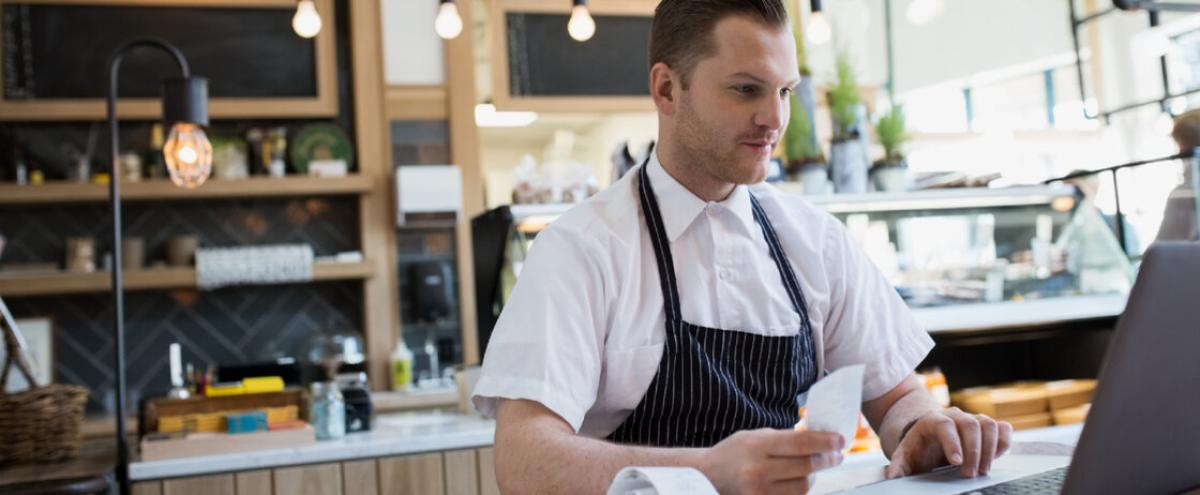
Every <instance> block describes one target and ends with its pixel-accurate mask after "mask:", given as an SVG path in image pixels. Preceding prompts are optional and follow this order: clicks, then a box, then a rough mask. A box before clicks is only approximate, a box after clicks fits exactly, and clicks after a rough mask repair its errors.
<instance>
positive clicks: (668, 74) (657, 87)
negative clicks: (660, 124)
mask: <svg viewBox="0 0 1200 495" xmlns="http://www.w3.org/2000/svg"><path fill="white" fill-rule="evenodd" d="M682 89H683V87H682V81H680V79H679V76H678V75H677V74H676V73H675V71H673V70H671V68H670V67H667V64H664V63H662V62H659V63H656V64H654V66H653V67H651V68H650V97H651V98H653V99H654V106H655V107H657V108H658V112H659V113H661V114H663V115H668V116H670V115H674V114H675V102H676V99H677V98H678V96H679V95H678V93H677V91H678V90H682Z"/></svg>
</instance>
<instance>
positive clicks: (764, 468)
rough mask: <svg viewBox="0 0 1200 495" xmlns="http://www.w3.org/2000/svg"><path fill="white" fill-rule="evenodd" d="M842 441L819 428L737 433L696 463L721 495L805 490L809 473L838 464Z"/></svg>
mask: <svg viewBox="0 0 1200 495" xmlns="http://www.w3.org/2000/svg"><path fill="white" fill-rule="evenodd" d="M844 444H845V441H844V440H843V439H842V437H841V436H840V435H837V434H835V433H826V432H819V431H791V430H772V429H760V430H748V431H739V432H737V433H734V434H733V435H730V436H729V437H728V438H726V439H725V440H722V441H721V443H718V444H716V445H714V446H713V447H712V448H710V449H708V450H707V451H706V452H705V453H704V454H703V455H702V458H701V465H700V466H699V467H700V471H701V472H702V473H704V475H705V476H707V477H708V479H709V481H711V482H712V484H713V486H714V487H716V489H717V491H718V492H720V493H722V494H731V493H732V494H775V493H779V494H784V493H786V494H796V493H807V492H808V490H809V489H810V488H811V487H812V485H813V474H815V473H816V472H817V471H820V470H822V469H826V468H830V467H833V466H837V465H839V464H841V463H842V448H843V447H844V446H845V445H844Z"/></svg>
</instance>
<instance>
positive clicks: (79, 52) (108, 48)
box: [0, 3, 318, 100]
mask: <svg viewBox="0 0 1200 495" xmlns="http://www.w3.org/2000/svg"><path fill="white" fill-rule="evenodd" d="M0 9H2V10H3V26H2V27H3V33H4V36H3V39H2V40H0V43H3V47H2V52H0V53H2V55H3V57H4V60H3V61H4V81H3V84H4V98H5V99H8V100H36V99H67V98H102V97H103V96H104V94H105V92H106V90H107V86H108V77H109V76H108V73H107V65H108V57H109V54H111V53H112V51H113V50H115V49H116V48H117V47H118V46H120V45H121V44H123V43H125V42H127V41H130V40H134V39H140V38H147V37H156V38H162V39H164V40H167V41H168V42H170V43H171V44H174V45H175V46H177V47H178V48H179V49H180V51H182V52H183V54H184V56H185V57H187V59H188V62H189V65H190V66H191V69H192V74H193V75H197V76H204V77H207V78H208V79H209V95H210V96H212V97H217V98H220V97H260V98H261V97H275V98H278V97H312V96H316V95H317V93H318V91H317V89H318V88H317V86H318V85H317V66H316V58H315V51H316V46H315V42H314V40H313V39H305V38H301V37H299V36H297V35H296V34H295V33H294V32H293V31H292V24H291V18H292V14H293V13H294V11H292V10H291V9H269V8H215V7H130V6H91V5H43V4H35V5H27V4H13V3H5V4H3V5H2V6H0ZM120 72H121V74H120V77H121V79H120V82H119V84H120V86H119V87H120V91H121V96H123V97H156V96H158V94H159V91H160V87H161V80H162V79H161V78H162V77H171V76H174V75H176V74H178V69H177V68H176V65H175V61H174V60H173V59H171V58H170V57H169V56H168V55H166V54H165V53H162V52H161V51H159V50H154V49H140V50H136V51H133V52H130V53H129V54H128V55H127V56H126V57H125V59H124V61H123V62H122V65H121V71H120ZM151 75H157V76H160V77H153V76H151Z"/></svg>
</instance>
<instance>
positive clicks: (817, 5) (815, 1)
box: [808, 0, 821, 13]
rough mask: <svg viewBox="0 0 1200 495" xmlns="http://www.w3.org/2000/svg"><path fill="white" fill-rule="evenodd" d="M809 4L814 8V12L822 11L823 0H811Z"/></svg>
mask: <svg viewBox="0 0 1200 495" xmlns="http://www.w3.org/2000/svg"><path fill="white" fill-rule="evenodd" d="M808 6H809V7H810V8H811V9H812V11H813V13H817V12H820V11H821V0H810V2H809V4H808Z"/></svg>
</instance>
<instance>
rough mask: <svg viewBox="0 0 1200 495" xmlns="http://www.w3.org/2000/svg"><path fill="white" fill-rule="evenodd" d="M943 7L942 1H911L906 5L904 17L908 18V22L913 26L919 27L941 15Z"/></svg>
mask: <svg viewBox="0 0 1200 495" xmlns="http://www.w3.org/2000/svg"><path fill="white" fill-rule="evenodd" d="M945 6H946V4H945V3H944V2H943V0H913V1H912V3H910V4H908V10H907V11H906V12H905V17H908V22H911V23H912V24H913V25H914V26H921V25H924V24H926V23H928V22H929V21H932V20H933V18H935V17H937V16H938V14H941V13H942V9H943V8H944V7H945Z"/></svg>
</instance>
